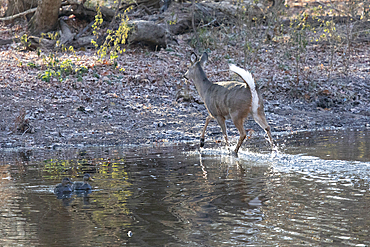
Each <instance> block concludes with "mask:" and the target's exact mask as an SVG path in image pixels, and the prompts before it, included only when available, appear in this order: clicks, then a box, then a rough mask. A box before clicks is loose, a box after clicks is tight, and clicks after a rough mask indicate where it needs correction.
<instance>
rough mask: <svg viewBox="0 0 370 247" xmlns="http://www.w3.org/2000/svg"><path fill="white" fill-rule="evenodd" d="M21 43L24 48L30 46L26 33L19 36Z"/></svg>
mask: <svg viewBox="0 0 370 247" xmlns="http://www.w3.org/2000/svg"><path fill="white" fill-rule="evenodd" d="M21 44H22V45H23V46H24V47H25V48H29V47H30V46H31V41H29V40H28V36H27V34H23V35H22V37H21Z"/></svg>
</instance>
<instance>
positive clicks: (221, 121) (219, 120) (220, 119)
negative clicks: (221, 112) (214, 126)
mask: <svg viewBox="0 0 370 247" xmlns="http://www.w3.org/2000/svg"><path fill="white" fill-rule="evenodd" d="M215 118H216V120H217V123H218V124H219V125H220V127H221V130H222V135H223V136H224V138H225V141H226V146H227V147H229V140H228V138H227V131H226V123H225V117H222V116H217V117H215Z"/></svg>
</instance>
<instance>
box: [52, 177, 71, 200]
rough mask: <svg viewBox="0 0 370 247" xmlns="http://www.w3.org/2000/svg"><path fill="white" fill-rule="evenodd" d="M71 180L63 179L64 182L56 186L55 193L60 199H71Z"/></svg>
mask: <svg viewBox="0 0 370 247" xmlns="http://www.w3.org/2000/svg"><path fill="white" fill-rule="evenodd" d="M71 183H72V182H71V180H70V179H69V178H63V180H62V182H61V183H60V184H58V185H57V186H55V188H54V193H55V194H56V195H57V197H58V198H64V197H69V196H70V195H71V193H72V186H71Z"/></svg>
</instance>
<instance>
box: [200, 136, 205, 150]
mask: <svg viewBox="0 0 370 247" xmlns="http://www.w3.org/2000/svg"><path fill="white" fill-rule="evenodd" d="M200 147H201V148H202V147H204V138H200Z"/></svg>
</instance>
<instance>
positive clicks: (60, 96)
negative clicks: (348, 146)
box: [0, 26, 370, 149]
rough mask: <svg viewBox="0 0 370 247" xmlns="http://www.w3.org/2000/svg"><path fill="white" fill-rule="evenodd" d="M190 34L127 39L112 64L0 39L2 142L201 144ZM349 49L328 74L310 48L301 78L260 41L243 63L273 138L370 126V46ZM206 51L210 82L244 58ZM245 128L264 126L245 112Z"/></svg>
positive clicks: (320, 54) (320, 51) (212, 132)
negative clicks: (165, 41) (344, 61)
mask: <svg viewBox="0 0 370 247" xmlns="http://www.w3.org/2000/svg"><path fill="white" fill-rule="evenodd" d="M2 28H6V27H5V26H2ZM191 38H192V37H191V35H190V34H188V35H179V36H177V37H176V39H177V42H178V45H176V46H169V47H168V48H167V49H161V50H160V51H150V50H148V49H147V48H146V47H142V46H127V47H126V51H125V52H124V53H123V54H122V55H120V56H119V58H118V59H117V67H114V66H113V65H112V63H111V62H110V61H107V60H103V61H101V62H99V61H98V60H97V57H96V55H95V53H94V51H91V50H87V51H77V52H74V53H73V52H70V53H57V52H54V53H52V54H54V55H55V57H54V58H57V59H54V58H52V57H51V56H50V53H49V52H46V51H45V52H44V51H42V52H41V54H37V52H36V51H27V50H22V48H21V46H20V45H19V44H10V45H3V46H1V47H0V56H1V58H0V148H1V149H11V148H31V149H32V148H58V147H61V148H63V147H75V146H77V147H85V146H96V145H130V144H133V145H152V144H158V143H160V144H161V143H164V144H172V143H177V142H184V141H185V142H198V141H199V136H200V132H201V129H202V127H203V125H204V122H205V118H206V116H207V110H206V108H205V106H204V104H202V102H201V99H200V97H199V95H198V93H197V91H196V89H195V87H194V85H192V84H191V83H190V84H187V83H186V82H185V80H184V79H183V74H184V73H185V72H186V71H187V68H188V66H189V58H190V54H191V52H192V51H193V48H191V46H190V45H189V41H190V40H191ZM353 49H354V51H353V55H352V56H351V57H350V59H351V62H350V66H349V67H348V71H347V72H346V75H344V74H343V66H342V65H341V63H340V61H341V59H340V56H341V53H340V52H338V54H337V55H336V56H337V60H336V61H338V62H337V64H336V65H334V67H335V68H336V69H335V70H333V72H332V74H331V76H330V77H328V75H327V73H326V72H325V71H327V70H325V67H327V58H326V57H327V56H328V54H327V53H326V52H325V50H326V47H325V44H323V45H320V44H313V45H311V46H309V47H308V49H307V52H306V61H308V62H307V64H305V65H304V66H303V67H302V73H301V77H300V82H297V79H296V77H295V76H296V75H295V72H294V71H293V70H294V60H292V59H286V60H284V61H283V60H280V59H279V58H282V57H283V56H277V54H278V53H279V52H282V51H279V50H278V47H277V46H276V45H271V44H270V45H266V46H264V47H263V49H262V52H260V54H259V55H258V59H255V62H254V63H253V64H252V66H250V65H249V69H250V70H251V71H252V73H253V75H254V77H255V80H256V82H257V84H258V85H259V87H260V88H261V92H262V94H263V97H264V102H265V112H266V117H267V120H268V122H269V124H270V125H271V127H272V134H273V136H275V137H276V136H279V135H286V134H290V133H294V132H296V131H315V130H320V129H335V128H361V129H362V128H363V129H365V128H370V49H369V44H368V43H355V44H354V46H353ZM208 54H209V62H208V64H207V66H206V68H205V72H206V74H207V76H208V78H209V79H210V80H211V81H219V80H229V79H232V78H233V75H232V74H231V73H230V72H229V70H228V63H230V62H232V63H236V64H239V65H240V66H243V65H242V64H241V60H242V57H243V56H244V55H243V51H242V49H241V48H240V47H239V46H238V45H235V44H234V45H233V44H231V45H230V44H226V45H224V46H219V47H217V48H215V49H208ZM310 61H311V64H310ZM323 61H324V62H323ZM51 62H54V63H55V64H57V66H54V67H53V68H54V71H57V70H58V71H60V72H61V77H60V78H62V80H60V78H57V76H52V75H50V74H48V73H53V72H52V71H51V67H50V63H51ZM70 68H72V70H69V69H70ZM42 78H44V80H42ZM45 80H46V81H45ZM47 80H49V81H47ZM22 112H23V113H22ZM227 126H228V131H229V136H230V137H231V139H232V141H233V144H235V143H236V138H237V137H238V136H239V134H238V132H237V130H236V128H235V127H234V126H233V124H232V123H231V122H227ZM245 127H246V128H247V129H250V128H251V129H253V130H254V131H255V133H256V134H254V135H252V137H251V140H253V139H254V136H259V137H261V136H263V134H264V133H263V131H262V130H261V129H260V128H259V127H258V126H257V125H256V124H255V123H254V121H253V120H251V119H249V120H248V121H246V123H245ZM257 139H259V138H257ZM220 140H222V136H221V130H220V127H219V126H218V125H217V123H216V122H215V121H213V122H211V124H210V125H209V127H208V131H207V135H206V141H208V142H219V141H220ZM206 145H207V144H206ZM244 145H246V146H248V145H251V144H250V142H249V143H248V142H247V144H244ZM265 146H266V147H267V148H268V144H267V142H266V145H265Z"/></svg>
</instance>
